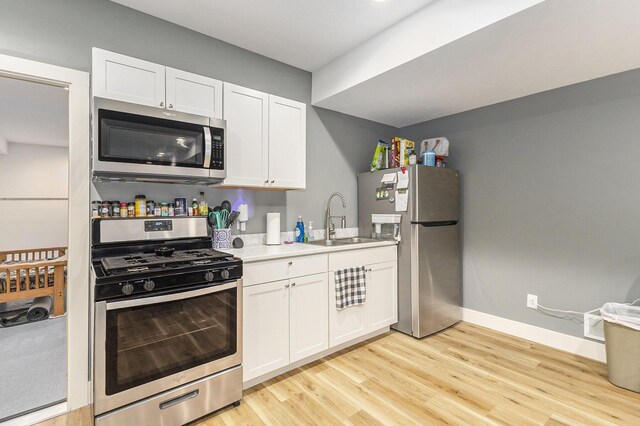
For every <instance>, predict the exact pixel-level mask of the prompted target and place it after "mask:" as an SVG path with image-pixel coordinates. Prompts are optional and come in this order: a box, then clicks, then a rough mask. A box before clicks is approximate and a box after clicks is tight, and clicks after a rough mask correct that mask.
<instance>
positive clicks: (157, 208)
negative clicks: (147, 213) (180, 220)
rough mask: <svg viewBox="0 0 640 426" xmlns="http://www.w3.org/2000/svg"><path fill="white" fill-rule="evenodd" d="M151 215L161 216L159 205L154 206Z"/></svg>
mask: <svg viewBox="0 0 640 426" xmlns="http://www.w3.org/2000/svg"><path fill="white" fill-rule="evenodd" d="M153 215H154V216H162V209H161V208H160V203H158V204H156V205H155V207H154V208H153Z"/></svg>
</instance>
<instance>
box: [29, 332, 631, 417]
mask: <svg viewBox="0 0 640 426" xmlns="http://www.w3.org/2000/svg"><path fill="white" fill-rule="evenodd" d="M66 424H68V425H76V424H78V423H64V422H58V423H51V422H47V423H44V424H42V426H52V425H55V426H60V425H66ZM238 424H242V425H261V424H269V425H283V424H286V425H292V424H296V425H298V424H305V425H306V424H318V425H330V424H351V425H364V424H367V425H370V424H393V425H404V424H423V425H424V424H427V425H436V424H453V425H461V424H468V425H483V424H508V425H528V424H534V425H561V424H567V425H579V424H582V425H640V394H638V393H634V392H631V391H627V390H624V389H620V388H617V387H615V386H613V385H612V384H610V383H609V382H608V381H607V370H606V366H605V365H604V364H602V363H599V362H596V361H592V360H589V359H586V358H582V357H579V356H576V355H572V354H569V353H566V352H561V351H557V350H555V349H551V348H549V347H546V346H543V345H539V344H536V343H532V342H529V341H527V340H523V339H519V338H516V337H511V336H508V335H506V334H502V333H498V332H495V331H491V330H488V329H486V328H483V327H478V326H475V325H471V324H468V323H460V324H458V325H456V326H455V327H452V328H450V329H448V330H445V331H444V332H441V333H439V334H437V335H435V336H431V337H428V338H426V339H422V340H416V339H413V338H411V337H408V336H405V335H404V334H401V333H397V332H389V333H386V334H384V335H383V336H381V337H378V338H376V339H373V340H370V341H367V342H365V343H363V344H360V345H358V346H356V347H353V348H350V349H347V350H344V351H341V352H339V353H337V354H334V355H331V356H329V357H327V358H324V359H322V360H319V361H317V362H314V363H312V364H310V365H307V366H305V367H302V368H299V369H296V370H294V371H292V372H290V373H287V374H284V375H282V376H279V377H277V378H275V379H272V380H270V381H268V382H265V383H263V384H260V385H257V386H255V387H253V388H251V389H248V390H247V391H245V394H244V398H243V401H242V404H241V405H240V406H239V407H237V408H228V409H225V410H223V411H221V412H219V413H216V414H214V415H211V416H208V417H206V418H203V419H200V420H199V421H197V422H194V423H192V426H196V425H197V426H214V425H238Z"/></svg>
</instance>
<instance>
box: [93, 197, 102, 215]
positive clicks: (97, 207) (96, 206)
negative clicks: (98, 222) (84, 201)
mask: <svg viewBox="0 0 640 426" xmlns="http://www.w3.org/2000/svg"><path fill="white" fill-rule="evenodd" d="M101 210H102V201H92V202H91V217H100V212H101Z"/></svg>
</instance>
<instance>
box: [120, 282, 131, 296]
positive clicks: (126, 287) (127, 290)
mask: <svg viewBox="0 0 640 426" xmlns="http://www.w3.org/2000/svg"><path fill="white" fill-rule="evenodd" d="M122 293H124V294H126V295H127V296H128V295H130V294H131V293H133V284H131V283H126V284H125V285H123V286H122Z"/></svg>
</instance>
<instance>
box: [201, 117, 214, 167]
mask: <svg viewBox="0 0 640 426" xmlns="http://www.w3.org/2000/svg"><path fill="white" fill-rule="evenodd" d="M203 131H204V161H203V163H202V167H204V168H205V169H210V168H211V151H212V149H213V148H212V143H211V129H210V128H209V127H208V126H204V127H203Z"/></svg>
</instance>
